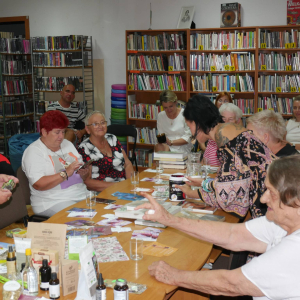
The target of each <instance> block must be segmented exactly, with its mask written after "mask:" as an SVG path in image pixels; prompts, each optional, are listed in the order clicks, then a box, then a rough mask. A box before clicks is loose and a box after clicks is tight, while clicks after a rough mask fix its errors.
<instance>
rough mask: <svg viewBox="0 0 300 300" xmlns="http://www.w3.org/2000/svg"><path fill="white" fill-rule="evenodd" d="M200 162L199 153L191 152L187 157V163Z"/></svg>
mask: <svg viewBox="0 0 300 300" xmlns="http://www.w3.org/2000/svg"><path fill="white" fill-rule="evenodd" d="M200 160H201V152H192V153H190V154H189V155H188V162H189V163H200Z"/></svg>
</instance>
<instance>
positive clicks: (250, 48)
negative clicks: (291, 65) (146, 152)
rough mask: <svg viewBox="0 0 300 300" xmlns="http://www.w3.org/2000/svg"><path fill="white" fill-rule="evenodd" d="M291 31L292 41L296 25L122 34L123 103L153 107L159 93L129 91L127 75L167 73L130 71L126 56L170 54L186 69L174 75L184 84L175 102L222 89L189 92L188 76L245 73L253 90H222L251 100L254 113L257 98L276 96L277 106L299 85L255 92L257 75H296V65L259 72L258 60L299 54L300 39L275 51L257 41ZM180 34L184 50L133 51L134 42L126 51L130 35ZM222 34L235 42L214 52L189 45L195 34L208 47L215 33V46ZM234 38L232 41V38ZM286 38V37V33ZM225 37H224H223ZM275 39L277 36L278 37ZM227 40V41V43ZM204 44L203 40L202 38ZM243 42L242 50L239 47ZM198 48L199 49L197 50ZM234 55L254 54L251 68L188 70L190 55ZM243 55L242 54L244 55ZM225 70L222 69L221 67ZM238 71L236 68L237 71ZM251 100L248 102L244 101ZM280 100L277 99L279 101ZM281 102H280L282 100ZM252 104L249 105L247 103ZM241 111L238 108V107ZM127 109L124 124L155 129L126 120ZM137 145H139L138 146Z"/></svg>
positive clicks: (151, 122)
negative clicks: (130, 101) (178, 57)
mask: <svg viewBox="0 0 300 300" xmlns="http://www.w3.org/2000/svg"><path fill="white" fill-rule="evenodd" d="M292 31H293V34H294V35H293V37H294V39H295V35H296V33H295V32H297V31H298V32H299V33H300V26H260V27H258V26H253V27H252V26H251V27H234V28H197V29H184V30H177V29H172V30H141V31H132V30H127V31H126V32H125V40H126V46H125V53H126V84H127V91H126V96H127V101H128V97H129V96H131V95H135V101H136V103H140V104H141V103H143V104H155V103H156V100H158V99H159V94H160V92H161V90H153V89H151V90H144V89H143V90H141V89H138V90H137V89H132V87H131V86H130V83H131V82H129V76H130V75H131V76H132V74H139V75H142V74H149V75H150V76H152V75H160V74H164V73H168V71H161V70H160V71H158V70H149V71H148V70H142V69H140V68H137V69H136V70H133V69H132V66H131V65H130V66H129V65H128V61H129V59H128V57H129V56H141V55H144V56H146V55H148V56H150V55H151V56H160V55H163V54H165V55H167V56H168V55H174V54H175V53H177V54H179V55H182V56H186V60H185V61H186V69H185V70H180V71H177V74H180V75H181V76H182V78H183V79H184V81H185V90H184V91H174V92H175V93H176V94H177V97H178V99H179V100H183V101H184V102H187V101H188V99H189V98H190V97H192V96H193V95H196V94H199V93H200V94H209V95H216V94H218V93H219V92H221V91H223V90H219V89H218V90H214V91H212V90H209V91H198V90H197V91H193V86H192V82H191V76H204V75H205V76H211V75H213V74H214V75H225V74H228V75H229V76H232V75H233V76H236V75H237V74H240V76H245V75H246V74H248V75H249V76H251V78H252V85H253V90H243V91H241V90H235V91H231V90H230V89H229V90H226V91H227V92H229V93H230V94H233V95H234V97H233V98H234V99H244V100H240V102H239V103H250V102H251V101H252V102H253V108H252V109H253V112H254V113H255V112H257V111H258V108H259V107H260V106H261V105H260V104H259V103H258V101H259V97H260V98H263V97H269V98H270V97H271V95H272V98H274V99H275V96H276V97H277V104H278V98H290V99H291V98H293V97H295V96H297V95H299V93H300V89H299V88H300V86H297V89H296V91H294V90H293V92H292V91H291V90H290V91H287V92H279V91H259V90H258V80H259V79H258V78H259V77H260V76H261V75H264V76H275V74H276V76H300V66H298V68H297V69H289V70H287V69H284V70H279V71H276V70H273V69H264V70H261V69H260V68H259V57H260V54H271V53H273V52H274V53H275V52H276V53H277V54H278V57H279V56H280V55H283V56H286V55H287V56H289V55H290V56H292V55H293V54H294V53H297V51H300V37H299V36H298V38H297V43H296V45H294V44H292V45H291V46H296V47H294V48H287V47H285V45H284V48H278V47H268V46H269V45H268V46H267V47H265V48H262V47H261V46H263V47H264V45H261V42H260V39H261V38H262V37H263V35H262V33H264V32H269V33H273V32H281V35H283V33H284V32H288V33H290V34H291V32H292ZM180 32H184V34H185V36H186V41H185V44H186V48H185V49H180V50H173V49H172V50H163V49H161V50H157V49H155V50H154V49H150V50H145V49H142V48H143V47H142V48H141V47H139V48H136V46H141V45H140V44H139V45H138V43H133V44H132V45H134V46H135V48H134V49H128V48H127V47H128V44H130V38H128V37H129V36H130V35H133V37H134V36H144V35H145V36H151V37H154V36H157V35H158V34H163V33H167V34H178V33H180ZM222 33H226V39H225V40H224V41H228V40H229V41H230V42H232V41H235V42H232V43H227V42H226V43H225V44H226V45H227V47H223V44H224V43H223V44H220V48H219V49H217V48H216V47H213V48H211V47H210V48H209V49H206V47H204V45H200V44H195V45H196V46H195V47H193V45H194V44H192V40H191V39H192V37H194V36H195V35H196V34H202V35H206V36H207V40H206V41H207V45H211V44H212V43H210V42H211V41H210V40H209V38H208V36H209V37H211V36H212V35H213V34H216V35H215V36H214V40H213V42H214V43H213V44H214V45H215V43H216V40H215V38H216V36H217V34H222ZM234 35H235V37H236V39H235V40H234V39H233V37H234ZM286 35H288V34H287V33H286ZM224 36H225V35H224ZM278 36H279V35H278ZM230 39H231V40H230ZM237 39H239V40H240V42H239V44H238V45H239V47H232V46H233V45H237ZM202 41H204V39H202ZM242 42H243V47H241V46H242ZM292 42H294V40H291V43H292ZM199 46H200V47H199ZM144 47H145V45H144ZM236 52H245V53H250V54H248V55H250V57H251V55H254V66H253V67H254V68H252V69H249V70H246V69H245V70H244V69H243V70H230V69H229V70H227V71H226V70H220V69H219V70H216V71H214V70H205V71H203V70H194V69H192V68H191V55H202V54H203V55H218V56H220V55H225V57H226V55H234V53H236ZM244 55H245V54H244ZM224 67H225V66H224ZM239 69H240V68H239ZM298 82H299V84H300V79H299V81H298ZM248 100H251V101H248ZM280 101H281V100H280ZM282 101H283V100H282ZM251 105H252V104H251ZM269 106H270V103H269V105H266V108H268V109H272V108H273V109H275V110H276V108H275V107H272V105H271V107H269ZM241 108H242V107H241ZM128 110H129V107H128V109H127V124H132V125H135V126H136V127H151V128H155V127H156V120H146V119H140V118H135V117H130V116H129V111H128ZM244 116H245V117H247V116H249V110H247V111H246V110H245V113H244ZM282 116H283V117H284V118H290V117H291V114H290V113H282ZM127 146H128V149H129V150H130V149H132V143H128V144H127ZM139 146H140V145H139ZM140 147H144V148H148V149H149V148H151V147H152V146H151V145H147V144H144V145H143V146H140Z"/></svg>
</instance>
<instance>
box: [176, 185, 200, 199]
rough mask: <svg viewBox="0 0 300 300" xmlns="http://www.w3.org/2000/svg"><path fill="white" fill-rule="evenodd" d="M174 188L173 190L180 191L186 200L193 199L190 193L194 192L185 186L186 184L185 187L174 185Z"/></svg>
mask: <svg viewBox="0 0 300 300" xmlns="http://www.w3.org/2000/svg"><path fill="white" fill-rule="evenodd" d="M174 186H175V188H177V189H180V190H181V191H182V192H183V193H185V195H186V197H187V198H194V197H193V196H194V195H192V193H193V192H195V191H193V190H192V189H191V188H190V187H189V186H188V185H186V184H185V185H177V184H175V185H174Z"/></svg>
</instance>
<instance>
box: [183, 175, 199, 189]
mask: <svg viewBox="0 0 300 300" xmlns="http://www.w3.org/2000/svg"><path fill="white" fill-rule="evenodd" d="M186 178H187V179H188V180H189V181H186V182H185V184H187V185H189V186H199V187H201V186H202V182H203V178H192V177H190V176H186Z"/></svg>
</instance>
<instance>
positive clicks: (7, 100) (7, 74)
mask: <svg viewBox="0 0 300 300" xmlns="http://www.w3.org/2000/svg"><path fill="white" fill-rule="evenodd" d="M0 62H1V65H0V81H1V88H0V89H1V91H0V97H1V98H0V99H1V106H0V110H1V117H0V153H2V154H4V155H6V156H8V140H9V138H10V137H11V136H13V135H15V134H20V133H31V132H33V130H34V128H33V122H32V121H33V98H32V76H31V71H32V67H31V55H30V40H26V39H22V38H0Z"/></svg>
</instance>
